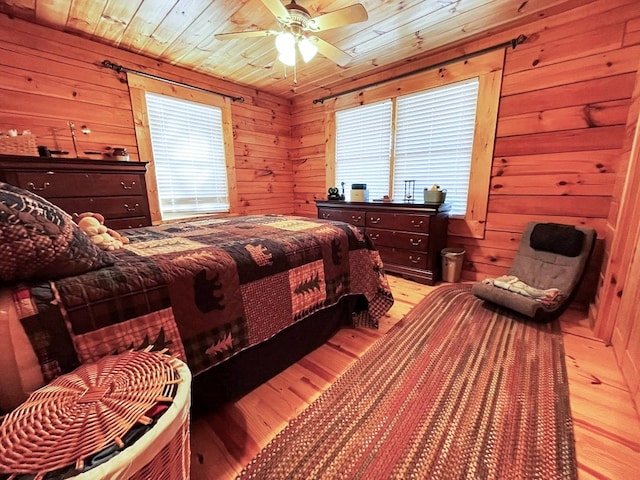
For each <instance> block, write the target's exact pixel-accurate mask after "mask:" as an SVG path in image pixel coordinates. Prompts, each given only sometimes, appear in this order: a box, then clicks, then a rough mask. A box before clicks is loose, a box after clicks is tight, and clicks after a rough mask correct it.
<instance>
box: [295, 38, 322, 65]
mask: <svg viewBox="0 0 640 480" xmlns="http://www.w3.org/2000/svg"><path fill="white" fill-rule="evenodd" d="M298 48H299V49H300V53H301V54H302V59H303V60H304V62H305V63H307V62H309V61H310V60H311V59H312V58H313V57H315V56H316V53H318V47H316V46H315V45H314V44H313V43H311V42H310V41H309V39H308V38H307V37H302V39H301V40H300V41H299V42H298Z"/></svg>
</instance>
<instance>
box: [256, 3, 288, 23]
mask: <svg viewBox="0 0 640 480" xmlns="http://www.w3.org/2000/svg"><path fill="white" fill-rule="evenodd" d="M262 3H264V6H265V7H267V8H268V9H269V11H270V12H271V13H272V14H273V16H274V17H276V18H277V19H278V20H279V21H285V23H286V20H289V19H290V18H291V15H289V10H287V9H286V8H285V6H284V5H283V4H282V2H281V1H280V0H262Z"/></svg>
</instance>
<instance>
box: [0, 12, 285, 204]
mask: <svg viewBox="0 0 640 480" xmlns="http://www.w3.org/2000/svg"><path fill="white" fill-rule="evenodd" d="M105 59H108V60H111V61H112V62H114V63H117V64H121V65H124V66H126V67H129V68H132V69H135V70H141V71H145V72H147V73H151V74H154V75H158V76H162V77H166V78H170V79H172V80H176V81H179V82H184V83H188V84H191V85H195V86H199V87H202V88H206V89H210V90H214V91H218V92H222V93H226V94H230V95H234V96H243V97H244V98H245V102H244V103H233V104H232V118H233V133H234V149H235V155H236V168H237V170H236V174H237V175H236V178H237V183H238V197H239V211H237V212H234V213H238V214H243V215H244V214H257V213H283V214H290V213H292V212H293V206H292V201H291V191H292V190H293V171H292V168H291V159H290V156H289V155H290V154H289V146H290V145H291V141H292V140H291V102H290V101H288V100H286V99H281V98H277V97H274V96H273V95H269V94H265V93H262V92H258V91H255V90H252V89H249V88H246V87H241V86H237V85H234V84H232V83H229V82H225V81H223V80H219V79H214V78H212V77H210V76H207V75H202V74H199V73H196V72H193V71H190V70H185V69H181V68H178V67H174V66H172V65H168V64H163V63H160V62H156V61H153V60H151V59H149V58H146V57H143V56H141V55H136V54H132V53H127V52H123V51H121V50H118V49H116V48H114V47H111V46H107V45H103V44H99V43H96V42H92V41H89V40H85V39H80V38H77V37H75V36H72V35H69V34H66V33H63V32H59V31H55V30H52V29H49V28H46V27H41V26H37V25H33V24H29V23H26V22H24V21H22V20H18V19H12V18H9V17H7V16H6V15H3V14H0V131H4V130H8V129H9V128H17V129H18V130H19V131H22V130H25V129H30V130H31V131H32V132H33V133H34V134H35V135H36V136H37V139H38V144H42V145H47V146H48V147H49V148H50V149H55V150H66V151H69V152H71V155H72V156H75V153H74V150H73V145H72V142H71V136H70V132H69V127H68V126H67V121H72V122H74V123H75V124H76V126H77V127H80V126H81V125H84V124H86V125H87V126H89V127H90V128H91V131H92V132H91V134H90V135H87V136H84V135H80V134H79V135H78V137H77V138H78V149H79V150H80V156H85V155H84V154H83V152H84V151H104V149H105V147H107V146H119V147H126V148H127V150H128V151H129V152H130V154H131V158H132V160H138V149H137V144H136V137H135V130H134V124H133V113H132V110H131V101H130V98H129V91H128V86H127V83H126V80H125V79H124V75H121V76H119V75H118V74H117V73H116V72H115V71H113V70H109V69H105V68H103V67H101V66H100V64H101V62H102V61H103V60H105ZM0 153H1V152H0ZM90 157H91V158H94V159H96V160H99V159H100V158H102V157H101V156H100V155H91V156H90ZM141 160H148V159H141ZM52 162H55V160H52Z"/></svg>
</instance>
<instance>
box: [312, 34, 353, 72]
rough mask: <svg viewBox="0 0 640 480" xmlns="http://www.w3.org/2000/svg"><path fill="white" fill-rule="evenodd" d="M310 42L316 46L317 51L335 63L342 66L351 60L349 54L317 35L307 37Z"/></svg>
mask: <svg viewBox="0 0 640 480" xmlns="http://www.w3.org/2000/svg"><path fill="white" fill-rule="evenodd" d="M307 38H308V39H309V40H310V41H311V43H313V44H314V45H315V46H316V47H318V52H320V54H322V55H324V56H325V57H327V58H328V59H329V60H331V61H333V62H334V63H337V64H338V65H340V66H341V67H344V66H345V65H346V64H347V63H349V62H350V61H351V55H349V54H348V53H347V52H344V51H342V50H340V49H339V48H338V47H336V46H335V45H332V44H330V43H329V42H326V41H324V40H322V39H321V38H318V37H307Z"/></svg>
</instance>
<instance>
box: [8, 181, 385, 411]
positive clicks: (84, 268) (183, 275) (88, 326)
mask: <svg viewBox="0 0 640 480" xmlns="http://www.w3.org/2000/svg"><path fill="white" fill-rule="evenodd" d="M0 228H1V229H2V230H1V232H0V235H1V237H2V238H1V240H2V242H0V281H1V282H2V289H1V290H0V364H1V365H2V369H3V372H2V375H0V389H1V391H2V395H1V396H0V399H1V403H0V408H2V409H3V410H8V409H11V408H14V407H15V406H16V405H17V404H19V403H20V402H22V401H23V400H24V399H25V398H26V395H27V394H28V393H29V392H30V391H32V390H33V389H35V388H37V387H39V386H41V385H43V384H45V383H46V382H48V381H50V380H51V379H53V378H55V377H56V376H58V375H61V374H63V373H66V372H69V371H71V370H73V369H74V368H76V367H77V366H78V365H80V364H82V363H90V362H94V361H95V360H97V359H98V358H100V357H102V356H105V355H110V354H115V353H119V352H122V351H124V350H127V349H132V348H133V349H138V348H144V347H146V346H147V345H153V346H154V348H156V349H162V348H167V349H168V350H169V351H170V352H171V353H173V354H175V355H177V356H178V357H179V358H180V359H182V360H183V361H185V362H186V363H187V365H188V366H189V368H190V369H191V371H192V373H193V374H194V384H193V386H194V392H193V395H194V406H195V408H196V409H200V408H202V407H203V406H206V407H212V406H213V405H217V404H219V403H220V402H222V401H226V400H228V399H229V398H232V397H234V396H236V395H239V394H242V393H246V391H247V390H248V389H251V388H253V387H255V386H256V385H257V384H259V383H261V382H263V381H264V380H266V378H269V376H272V375H273V374H275V373H277V372H278V371H279V370H281V369H283V368H285V367H286V366H287V365H289V364H290V363H292V362H295V361H296V360H297V359H298V358H300V356H302V355H304V354H305V353H307V352H308V351H310V350H311V349H313V348H315V347H317V346H318V345H320V344H322V343H323V342H324V341H325V340H326V339H327V338H328V337H329V336H330V335H331V334H332V333H333V332H334V331H335V329H336V328H338V327H339V326H340V325H344V324H350V325H362V326H369V327H373V328H375V327H376V326H377V321H378V319H379V318H380V317H381V316H382V315H384V314H385V313H386V312H387V311H388V309H389V308H390V307H391V305H392V304H393V297H392V294H391V292H390V289H389V286H388V282H387V279H386V276H385V273H384V270H383V268H382V263H381V261H380V257H379V255H378V252H377V251H376V250H375V248H374V247H373V245H372V244H371V243H370V241H369V240H368V239H367V237H365V236H363V235H362V234H361V233H360V231H359V230H358V229H357V228H355V227H353V226H351V225H349V224H347V223H342V222H336V221H326V220H316V219H309V218H304V217H295V216H282V215H263V216H246V217H234V218H224V219H219V218H218V219H213V218H207V219H200V220H196V221H188V222H175V223H168V224H163V225H159V226H152V227H142V228H137V229H131V230H123V231H121V233H122V234H123V235H124V236H125V237H126V238H128V239H129V241H130V243H129V244H128V245H126V246H125V247H124V248H123V249H120V250H117V251H114V252H104V251H101V250H99V249H95V248H93V247H94V246H93V245H91V242H87V241H86V235H84V233H83V232H81V231H79V229H78V228H77V226H76V225H75V223H73V222H72V220H71V217H69V216H68V215H67V214H66V213H64V212H62V211H60V210H59V209H58V208H57V207H55V206H54V205H52V204H50V203H49V202H47V201H46V200H43V199H41V198H39V197H37V196H36V195H33V194H31V193H29V192H25V191H21V190H20V189H17V188H16V187H12V186H10V185H7V184H3V185H0ZM43 238H44V240H43ZM60 239H62V240H60ZM34 245H37V246H38V248H34ZM32 250H36V252H35V253H34V252H33V251H32ZM52 252H53V253H52ZM7 258H9V260H7Z"/></svg>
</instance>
